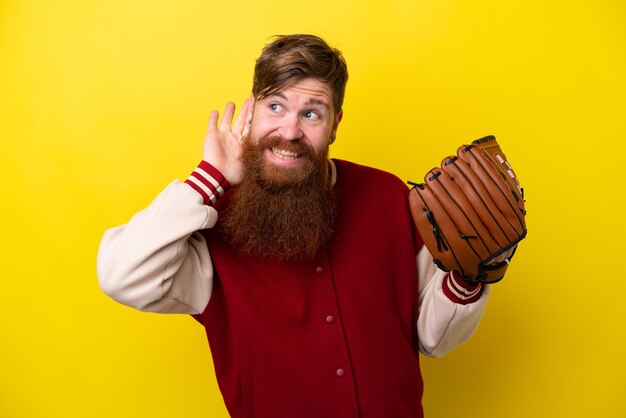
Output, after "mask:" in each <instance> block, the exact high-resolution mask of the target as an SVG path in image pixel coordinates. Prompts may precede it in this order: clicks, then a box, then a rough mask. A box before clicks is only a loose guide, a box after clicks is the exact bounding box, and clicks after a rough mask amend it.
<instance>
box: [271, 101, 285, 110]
mask: <svg viewBox="0 0 626 418" xmlns="http://www.w3.org/2000/svg"><path fill="white" fill-rule="evenodd" d="M269 108H270V110H271V111H272V112H280V110H281V109H282V108H283V107H282V106H281V105H280V104H278V103H272V104H270V106H269Z"/></svg>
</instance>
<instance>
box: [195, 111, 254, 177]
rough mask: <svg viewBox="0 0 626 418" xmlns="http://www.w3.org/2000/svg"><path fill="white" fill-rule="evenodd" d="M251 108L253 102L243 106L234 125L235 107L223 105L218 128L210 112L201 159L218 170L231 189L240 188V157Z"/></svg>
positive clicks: (215, 118) (213, 112)
mask: <svg viewBox="0 0 626 418" xmlns="http://www.w3.org/2000/svg"><path fill="white" fill-rule="evenodd" d="M252 108H253V105H252V99H247V100H246V101H245V102H243V106H242V107H241V111H240V112H239V115H238V116H237V119H235V123H232V120H233V115H234V114H235V104H234V103H232V102H229V103H227V104H226V108H225V109H224V114H223V115H222V120H221V122H220V123H219V126H218V124H217V122H218V119H219V112H218V111H217V110H213V111H212V112H211V116H210V117H209V130H208V132H207V134H206V137H205V138H204V147H203V149H202V159H203V160H204V161H206V162H208V163H209V164H211V165H212V166H213V167H215V168H217V169H218V170H219V171H220V172H221V173H222V174H223V175H224V177H226V180H228V182H229V183H230V184H231V185H236V184H239V183H240V182H241V179H242V176H243V170H242V167H241V161H240V159H239V156H240V154H241V145H242V140H243V138H244V137H245V136H246V135H247V134H248V132H249V130H250V128H249V125H248V123H247V121H248V120H250V118H252ZM231 125H232V126H231Z"/></svg>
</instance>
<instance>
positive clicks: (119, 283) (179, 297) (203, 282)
mask: <svg viewBox="0 0 626 418" xmlns="http://www.w3.org/2000/svg"><path fill="white" fill-rule="evenodd" d="M234 111H235V105H234V104H232V103H229V104H227V105H226V109H225V111H224V115H223V117H222V121H221V123H220V124H219V125H218V119H219V114H218V112H217V111H213V112H211V116H210V118H209V128H208V132H207V135H206V138H205V141H204V148H203V161H202V162H201V163H200V165H199V166H198V168H196V169H195V170H194V172H193V173H192V174H191V176H189V178H188V179H187V180H186V181H185V182H184V183H181V182H179V181H175V182H173V183H172V184H170V185H169V186H168V187H167V188H165V190H163V191H162V192H161V193H160V194H159V195H158V196H157V198H156V199H155V200H154V201H153V202H152V203H151V204H150V205H149V206H148V207H147V208H146V209H144V210H142V211H140V212H139V213H137V214H136V215H135V216H133V218H132V219H131V220H130V221H129V222H128V224H126V225H122V226H118V227H116V228H113V229H110V230H108V231H106V232H105V234H104V237H103V239H102V242H101V244H100V249H99V252H98V281H99V283H100V286H101V288H102V290H103V291H104V292H105V293H106V294H108V295H109V296H111V297H112V298H113V299H115V300H116V301H118V302H120V303H122V304H124V305H128V306H131V307H133V308H136V309H139V310H143V311H151V312H160V313H186V314H198V313H201V312H202V311H203V310H204V308H205V307H206V305H207V304H208V302H209V299H210V297H211V289H212V284H213V282H212V279H213V267H212V263H211V258H210V255H209V251H208V248H207V245H206V242H205V240H204V237H203V236H202V235H201V234H200V233H199V232H198V231H200V230H202V229H206V228H211V227H213V226H214V225H215V223H216V221H217V212H216V210H215V209H214V208H213V207H212V206H211V205H212V204H213V203H215V201H217V199H219V198H220V197H221V196H222V195H223V194H224V193H225V191H226V190H227V189H228V187H230V185H231V184H233V183H238V182H239V181H241V169H240V164H239V152H240V151H239V150H240V146H241V141H242V138H243V136H244V135H246V134H247V129H248V128H247V124H246V122H245V121H246V120H247V119H248V118H249V116H250V115H249V113H250V111H251V101H250V100H246V101H245V102H244V105H243V106H242V110H241V112H240V114H239V116H238V117H237V119H236V120H235V122H234V123H231V122H232V117H233V114H234ZM231 124H232V127H231ZM222 170H223V171H222ZM223 173H224V174H223Z"/></svg>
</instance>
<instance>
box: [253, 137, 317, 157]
mask: <svg viewBox="0 0 626 418" xmlns="http://www.w3.org/2000/svg"><path fill="white" fill-rule="evenodd" d="M248 140H250V141H252V143H254V142H255V141H254V139H252V138H248ZM254 146H255V147H256V148H257V149H264V148H280V149H282V150H285V151H289V152H295V153H296V154H299V155H300V156H302V157H307V158H313V157H314V156H315V151H313V147H311V146H310V145H309V144H307V143H305V142H303V141H301V140H299V139H295V140H285V139H283V138H281V137H279V136H266V137H263V138H259V139H258V140H256V144H254Z"/></svg>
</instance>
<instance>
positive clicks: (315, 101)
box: [270, 91, 330, 109]
mask: <svg viewBox="0 0 626 418" xmlns="http://www.w3.org/2000/svg"><path fill="white" fill-rule="evenodd" d="M271 96H278V97H280V98H281V99H284V100H287V96H285V94H284V93H283V92H280V91H277V92H276V93H274V94H271V95H270V97H271ZM305 105H306V106H310V105H320V106H323V107H325V108H326V109H330V105H329V104H328V103H327V102H326V101H324V100H321V99H317V98H315V97H311V98H310V99H309V100H308V101H307V102H306V103H305Z"/></svg>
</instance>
